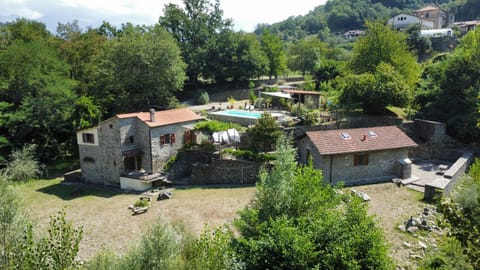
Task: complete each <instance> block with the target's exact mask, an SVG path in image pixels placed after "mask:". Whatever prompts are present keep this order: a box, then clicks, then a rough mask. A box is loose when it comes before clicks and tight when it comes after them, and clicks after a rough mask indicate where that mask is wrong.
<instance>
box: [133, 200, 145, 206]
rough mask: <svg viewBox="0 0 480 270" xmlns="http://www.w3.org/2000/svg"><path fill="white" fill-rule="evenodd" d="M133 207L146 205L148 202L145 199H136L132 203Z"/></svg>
mask: <svg viewBox="0 0 480 270" xmlns="http://www.w3.org/2000/svg"><path fill="white" fill-rule="evenodd" d="M133 206H134V207H147V206H148V202H147V201H146V200H137V201H136V202H135V203H134V204H133Z"/></svg>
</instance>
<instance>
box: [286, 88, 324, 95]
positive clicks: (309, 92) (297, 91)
mask: <svg viewBox="0 0 480 270" xmlns="http://www.w3.org/2000/svg"><path fill="white" fill-rule="evenodd" d="M282 92H284V93H288V94H301V95H321V94H320V93H319V92H315V91H307V90H288V89H284V90H282Z"/></svg>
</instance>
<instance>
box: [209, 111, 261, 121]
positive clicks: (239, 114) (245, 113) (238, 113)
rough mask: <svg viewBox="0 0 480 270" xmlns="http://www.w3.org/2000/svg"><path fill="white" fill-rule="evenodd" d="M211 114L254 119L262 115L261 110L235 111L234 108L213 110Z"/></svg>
mask: <svg viewBox="0 0 480 270" xmlns="http://www.w3.org/2000/svg"><path fill="white" fill-rule="evenodd" d="M213 114H220V115H229V116H237V117H245V118H254V119H258V118H260V116H262V113H261V112H251V111H236V110H227V111H220V112H214V113H213Z"/></svg>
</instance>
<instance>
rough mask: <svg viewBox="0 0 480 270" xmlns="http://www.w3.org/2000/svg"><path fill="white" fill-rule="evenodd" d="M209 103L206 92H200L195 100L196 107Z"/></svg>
mask: <svg viewBox="0 0 480 270" xmlns="http://www.w3.org/2000/svg"><path fill="white" fill-rule="evenodd" d="M209 102H210V97H209V96H208V93H207V91H201V92H200V94H199V95H198V98H197V104H198V105H204V104H207V103H209Z"/></svg>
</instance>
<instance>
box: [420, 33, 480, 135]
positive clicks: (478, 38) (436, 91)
mask: <svg viewBox="0 0 480 270" xmlns="http://www.w3.org/2000/svg"><path fill="white" fill-rule="evenodd" d="M479 51H480V29H476V30H475V31H471V32H469V33H468V34H467V35H465V36H464V37H463V38H462V40H461V42H460V44H459V46H458V47H457V48H456V49H455V51H454V52H453V53H452V54H451V55H448V56H446V57H445V60H444V61H438V62H436V63H433V64H431V65H429V66H427V67H426V69H425V72H424V74H423V76H424V77H425V79H424V82H423V84H422V90H423V91H422V93H423V95H419V96H418V97H417V100H416V101H417V103H419V104H423V107H422V108H421V110H420V112H419V114H418V115H417V116H418V117H423V118H426V119H431V120H435V121H442V122H446V123H447V132H448V133H449V134H450V135H452V136H453V137H456V138H458V139H461V140H464V141H466V142H470V141H476V140H478V138H479V137H480V127H478V126H477V123H478V121H479V119H480V112H479V111H478V108H479V106H480V99H479V97H478V89H480V52H479ZM419 92H420V91H419Z"/></svg>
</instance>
